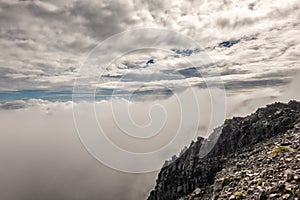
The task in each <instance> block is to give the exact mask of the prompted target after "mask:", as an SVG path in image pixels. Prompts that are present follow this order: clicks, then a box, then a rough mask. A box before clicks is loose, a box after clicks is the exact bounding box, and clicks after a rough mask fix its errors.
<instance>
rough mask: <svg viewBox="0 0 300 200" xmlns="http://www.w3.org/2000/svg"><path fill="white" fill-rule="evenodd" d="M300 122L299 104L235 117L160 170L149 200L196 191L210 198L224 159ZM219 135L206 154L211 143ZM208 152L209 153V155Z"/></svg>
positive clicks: (169, 197)
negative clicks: (200, 190) (198, 189)
mask: <svg viewBox="0 0 300 200" xmlns="http://www.w3.org/2000/svg"><path fill="white" fill-rule="evenodd" d="M299 122H300V103H299V102H296V101H290V102H289V103H288V104H283V103H274V104H271V105H268V106H266V107H265V108H260V109H258V110H257V111H256V112H255V113H253V114H251V115H249V116H246V117H243V118H241V117H234V118H232V119H228V120H226V121H225V122H224V124H223V125H222V126H221V127H219V128H217V129H215V130H214V132H213V133H212V134H211V135H210V137H209V138H208V139H203V138H198V140H197V141H196V142H192V143H191V145H190V147H189V148H188V150H187V151H186V152H185V153H184V154H183V155H181V156H180V157H179V158H178V159H177V160H176V161H175V162H173V163H171V164H170V165H168V166H165V167H164V168H162V169H161V171H160V173H159V175H158V178H157V181H156V186H155V189H154V190H153V191H152V192H151V193H150V196H149V197H148V200H172V199H178V198H180V197H183V196H185V195H187V194H190V193H192V192H193V191H194V190H195V189H196V188H200V189H202V190H203V191H205V192H204V193H206V194H204V196H205V198H211V196H212V193H213V191H212V189H211V187H209V186H210V185H212V184H213V183H214V179H215V175H216V173H218V172H219V171H221V170H222V169H223V168H225V167H226V164H227V161H226V160H227V158H228V157H230V156H232V155H236V154H238V153H239V152H240V151H242V150H245V149H251V148H252V147H253V145H255V144H257V143H261V142H263V141H266V140H268V139H270V138H272V137H275V136H278V135H280V134H282V133H285V132H287V131H288V130H291V129H293V128H294V126H295V124H297V123H299ZM215 134H220V137H219V138H218V141H217V143H216V145H215V146H214V148H213V149H212V150H211V151H209V150H210V149H208V148H207V147H209V146H210V145H209V144H210V142H213V141H211V140H210V139H211V138H215V137H213V136H214V135H215ZM208 151H209V152H208Z"/></svg>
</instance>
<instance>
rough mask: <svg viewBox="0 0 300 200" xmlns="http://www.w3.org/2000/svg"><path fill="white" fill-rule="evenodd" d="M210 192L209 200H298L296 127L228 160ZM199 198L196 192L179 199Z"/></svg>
mask: <svg viewBox="0 0 300 200" xmlns="http://www.w3.org/2000/svg"><path fill="white" fill-rule="evenodd" d="M210 188H211V190H212V191H211V192H212V193H213V196H212V199H232V200H233V199H260V200H263V199H300V124H296V126H295V128H294V129H292V130H289V131H287V132H286V133H284V134H280V135H278V136H276V137H273V138H271V139H269V140H267V141H266V142H263V143H258V144H256V145H254V146H252V147H251V148H246V149H244V150H243V151H241V152H238V153H236V154H234V155H231V156H229V157H228V158H227V163H226V167H225V168H224V169H222V170H221V171H220V172H218V173H217V174H216V176H215V182H214V184H213V185H212V187H210ZM196 193H197V194H198V195H196ZM197 196H198V197H197ZM201 196H202V195H201V189H196V191H195V192H194V195H193V193H192V194H190V195H188V196H186V197H185V198H180V199H182V200H183V199H194V200H196V199H203V198H201Z"/></svg>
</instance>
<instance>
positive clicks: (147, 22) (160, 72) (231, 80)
mask: <svg viewBox="0 0 300 200" xmlns="http://www.w3.org/2000/svg"><path fill="white" fill-rule="evenodd" d="M299 5H300V4H299V1H298V0H289V1H286V0H278V1H271V0H265V1H253V0H250V1H239V0H233V1H227V0H224V1H220V0H211V1H206V0H203V1H173V2H169V1H155V3H154V2H153V1H151V2H150V1H142V0H129V1H123V2H122V1H115V0H113V1H106V0H102V1H96V0H94V1H92V0H88V1H75V0H70V1H60V0H51V1H35V0H32V1H26V0H25V1H15V0H1V1H0V27H1V28H0V48H1V55H0V91H13V90H22V89H47V90H58V91H59V90H70V89H72V86H73V83H74V79H75V78H76V75H77V74H78V72H79V69H80V66H81V65H82V64H83V63H84V61H85V59H86V58H87V56H88V54H89V52H90V51H91V50H92V49H93V48H94V47H96V46H97V45H98V44H99V43H100V42H101V41H103V40H105V39H107V38H108V37H110V36H112V35H114V34H116V33H119V32H122V31H125V30H128V29H134V28H143V27H156V28H167V29H170V30H174V31H178V32H179V33H180V34H183V35H185V36H188V37H191V38H192V39H194V40H195V41H197V42H198V43H199V44H200V45H201V46H202V48H203V49H204V50H205V51H206V52H207V54H208V55H209V56H210V58H211V59H212V60H213V61H214V62H215V63H214V66H213V67H211V68H209V69H206V70H207V71H205V73H206V72H207V73H212V72H218V73H220V74H221V75H222V80H223V81H224V83H225V86H226V87H227V88H228V89H239V90H242V89H249V88H250V89H252V88H256V87H265V86H280V85H284V84H286V83H287V82H289V81H290V78H291V77H292V75H293V74H294V73H295V72H296V71H297V70H298V69H299V56H300V55H299V49H300V42H299V40H300V37H299V35H300V24H299V23H300V20H299V19H300V11H299V10H300V8H299V7H300V6H299ZM226 41H229V43H228V42H227V43H226ZM222 42H225V43H222ZM110 51H112V50H110V49H108V50H107V53H108V54H111V53H113V52H110ZM177 53H179V54H180V55H179V57H178V56H176V53H174V52H173V54H172V55H171V54H170V52H169V53H161V52H159V53H157V52H155V51H140V52H134V53H132V55H127V56H124V57H123V58H120V59H118V60H116V61H115V63H113V64H112V65H111V66H109V67H108V70H107V72H106V74H105V75H106V76H105V79H103V80H102V81H101V84H100V85H99V86H98V87H100V88H101V87H103V88H112V89H115V88H116V82H118V78H120V77H122V76H123V75H125V74H126V75H128V76H127V79H126V82H127V83H124V84H122V86H120V84H119V85H118V87H121V89H122V87H123V88H124V87H125V88H128V85H130V84H132V83H134V84H136V83H137V82H139V81H141V80H144V82H145V79H144V78H143V77H145V76H147V74H149V72H151V73H152V76H153V72H155V77H156V78H155V79H151V80H152V83H151V84H152V85H155V84H156V81H157V82H159V83H160V84H161V83H164V82H161V81H169V82H170V81H171V82H172V84H173V85H174V86H180V85H182V80H181V79H182V77H181V78H178V77H176V76H173V74H174V71H175V72H178V70H181V71H180V72H182V74H183V76H184V77H185V78H187V80H188V81H189V82H190V83H191V84H193V85H197V84H199V83H200V82H201V78H200V77H199V74H197V71H196V70H193V69H189V68H191V66H190V65H188V64H187V63H185V64H184V63H183V62H182V59H181V57H184V56H189V55H185V54H182V53H180V52H177ZM197 53H199V52H193V55H197ZM150 59H154V63H150V64H148V65H147V62H148V61H149V60H150ZM145 66H147V67H145ZM197 67H201V66H197ZM141 77H142V78H141ZM146 80H147V79H146Z"/></svg>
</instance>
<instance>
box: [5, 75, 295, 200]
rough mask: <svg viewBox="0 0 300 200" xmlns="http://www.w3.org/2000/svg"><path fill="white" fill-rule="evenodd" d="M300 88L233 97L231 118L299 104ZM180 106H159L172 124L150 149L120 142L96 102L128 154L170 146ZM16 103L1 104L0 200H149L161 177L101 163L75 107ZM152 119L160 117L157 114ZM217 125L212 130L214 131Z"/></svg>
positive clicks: (136, 108)
mask: <svg viewBox="0 0 300 200" xmlns="http://www.w3.org/2000/svg"><path fill="white" fill-rule="evenodd" d="M299 83H300V78H299V75H297V76H296V77H295V78H294V80H293V81H292V82H291V84H289V85H288V86H287V87H286V88H285V87H281V88H264V89H257V90H254V91H248V92H243V93H233V92H230V91H229V92H227V102H226V105H227V106H226V117H232V116H244V115H247V114H249V113H251V112H254V111H255V110H256V109H257V108H258V107H261V106H264V105H266V104H268V103H272V102H275V101H283V102H287V101H289V100H290V99H297V100H299V99H300V95H299V90H298V86H299ZM196 94H197V95H198V97H199V99H200V101H199V102H201V105H199V106H200V110H201V112H202V113H203V114H202V115H201V122H200V124H199V132H198V135H202V136H205V134H206V132H207V130H208V129H209V128H208V126H207V124H208V123H209V122H210V117H211V116H210V115H209V113H210V111H209V109H210V108H209V106H207V105H208V104H209V96H208V95H207V93H206V92H205V91H203V90H201V89H196ZM175 100H176V99H175V97H170V98H168V99H160V100H155V102H154V103H155V104H160V105H163V106H165V108H166V110H167V111H168V113H167V116H168V118H167V119H168V120H167V122H166V126H165V128H164V129H162V133H161V135H162V136H161V138H159V139H157V140H153V141H152V142H150V143H149V144H148V146H147V145H145V144H141V145H139V143H138V142H137V141H130V140H127V139H126V138H124V137H121V136H120V134H119V133H118V129H117V128H116V125H115V121H114V118H113V116H112V115H111V113H110V110H109V105H110V102H109V101H102V102H97V103H96V110H97V115H98V120H99V121H101V122H104V123H103V124H105V125H104V126H103V127H104V129H105V132H106V134H107V135H108V137H109V138H111V140H112V141H114V142H115V143H116V144H117V145H119V146H120V147H122V148H125V149H126V148H127V150H128V151H134V152H143V151H149V150H153V149H157V148H158V147H160V146H162V145H165V143H166V142H168V141H169V140H170V138H171V137H172V132H173V131H174V130H176V129H177V128H178V127H177V120H179V118H178V116H179V115H180V112H179V111H178V109H176V107H177V106H178V105H177V103H176V101H175ZM120 101H121V100H120ZM15 103H18V104H24V105H23V106H21V107H17V108H18V109H16V108H15V107H13V109H8V108H7V107H5V106H4V104H2V105H1V110H0V121H1V123H0V128H1V134H0V162H1V165H0V174H1V180H0V199H9V200H19V199H22V200H31V199H45V200H47V199H66V200H68V199H72V200H76V199H89V200H93V199H98V200H99V199H103V200H110V199H114V200H116V199H122V200H141V199H146V197H147V195H148V194H149V192H150V191H151V189H152V188H153V187H154V185H155V179H156V176H157V173H158V172H157V171H155V172H151V173H145V174H130V173H123V172H119V171H116V170H114V169H111V168H109V167H107V166H105V165H104V164H102V163H101V162H99V161H98V160H96V159H95V158H94V157H93V156H92V155H90V154H89V153H88V152H87V151H86V149H85V147H84V146H83V145H82V143H81V141H80V139H79V137H78V133H77V131H76V128H75V124H74V119H73V112H72V108H73V103H72V102H47V101H42V100H29V101H24V102H15ZM85 103H86V104H87V103H88V102H85ZM12 104H13V102H12ZM26 105H27V106H26ZM151 106H153V102H151V101H145V102H136V103H134V104H132V106H131V107H132V110H131V115H132V119H133V120H134V121H136V123H138V124H140V125H143V124H148V123H149V120H150V119H149V115H148V114H149V113H148V109H149V108H150V107H151ZM10 108H11V107H10ZM172 112H173V113H172ZM205 113H207V115H206V114H205ZM151 117H152V118H155V117H158V116H155V113H152V115H151ZM150 121H151V120H150ZM219 123H221V122H219ZM172 125H173V126H172ZM217 125H219V124H213V126H214V127H215V126H217ZM186 131H188V130H186ZM158 141H159V142H158ZM186 145H188V144H186ZM180 148H181V147H180ZM172 153H173V154H177V153H178V152H176V151H174V152H172ZM112 159H113V158H112Z"/></svg>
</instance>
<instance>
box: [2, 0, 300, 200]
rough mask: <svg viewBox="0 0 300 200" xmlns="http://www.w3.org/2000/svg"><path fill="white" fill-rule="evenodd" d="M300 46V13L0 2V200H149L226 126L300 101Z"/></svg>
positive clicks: (256, 7)
mask: <svg viewBox="0 0 300 200" xmlns="http://www.w3.org/2000/svg"><path fill="white" fill-rule="evenodd" d="M299 35H300V2H299V0H276V1H274V0H264V1H260V0H231V1H230V0H223V1H220V0H210V1H208V0H198V1H193V0H185V1H183V0H176V1H171V2H170V1H166V0H162V1H145V0H128V1H123V2H122V1H117V0H100V1H99V0H86V1H78V0H64V1H62V0H48V1H42V0H40V1H38V0H20V1H15V0H0V49H1V54H0V130H1V133H0V163H1V165H0V176H1V180H0V199H10V200H19V199H24V200H27V199H28V200H29V199H43V200H46V199H67V200H82V199H89V200H93V199H98V200H99V199H101V200H110V199H112V200H116V199H122V200H141V199H146V197H147V195H148V194H149V192H150V191H151V189H152V188H153V187H154V185H155V179H156V176H157V173H158V171H159V169H160V167H161V166H162V165H163V163H164V161H165V160H169V159H170V158H171V157H172V155H175V154H177V155H178V153H179V152H180V150H181V149H183V148H184V146H189V144H190V142H191V141H192V140H195V139H196V138H197V137H198V136H201V137H207V136H208V135H209V134H210V133H211V132H212V131H213V130H214V128H216V127H217V126H219V125H221V124H222V123H223V121H224V119H225V118H231V117H233V116H245V115H247V114H250V113H252V112H254V111H255V110H256V109H257V108H258V107H262V106H265V105H266V104H268V103H272V102H275V101H282V102H287V101H289V100H291V99H296V100H300V93H299V84H300V73H299V70H300V65H299V64H300V61H299V57H300V53H299V52H300V51H299V50H300V37H299ZM141 47H142V48H141ZM94 126H95V127H94ZM96 126H97V127H96ZM99 127H100V129H99ZM99 133H101V135H103V136H104V137H103V138H99V137H96V135H97V134H99ZM93 134H94V135H93ZM107 141H110V142H111V143H112V144H114V145H115V146H114V147H118V148H119V149H122V150H124V151H122V153H119V152H118V151H115V150H116V149H109V148H111V147H110V146H107V144H110V142H107ZM164 147H166V148H164ZM124 152H126V153H127V154H125V156H123V155H124ZM155 152H156V153H158V154H155ZM146 153H148V154H146ZM140 154H142V155H144V158H143V159H140V158H139V157H135V156H136V155H140ZM148 155H149V157H147V156H148ZM151 155H156V156H154V157H151ZM101 156H103V157H101ZM127 156H128V157H127ZM127 158H128V159H127ZM146 158H151V159H152V160H149V159H148V160H146ZM132 172H135V173H132Z"/></svg>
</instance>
